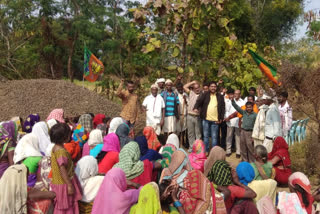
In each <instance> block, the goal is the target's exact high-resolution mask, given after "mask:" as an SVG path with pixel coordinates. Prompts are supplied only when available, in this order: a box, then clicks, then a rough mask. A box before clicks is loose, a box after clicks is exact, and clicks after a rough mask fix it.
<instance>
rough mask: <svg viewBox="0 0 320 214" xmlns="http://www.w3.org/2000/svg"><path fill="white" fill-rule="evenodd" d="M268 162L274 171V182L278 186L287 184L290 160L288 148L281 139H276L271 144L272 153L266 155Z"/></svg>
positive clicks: (289, 173)
mask: <svg viewBox="0 0 320 214" xmlns="http://www.w3.org/2000/svg"><path fill="white" fill-rule="evenodd" d="M268 160H269V162H271V163H272V165H273V168H274V169H275V171H276V176H275V180H276V181H277V182H278V183H279V184H287V183H288V179H289V176H290V175H291V173H292V172H291V160H290V155H289V147H288V144H287V142H286V140H285V139H284V138H283V137H277V138H276V139H275V140H274V142H273V148H272V151H271V152H270V153H269V154H268Z"/></svg>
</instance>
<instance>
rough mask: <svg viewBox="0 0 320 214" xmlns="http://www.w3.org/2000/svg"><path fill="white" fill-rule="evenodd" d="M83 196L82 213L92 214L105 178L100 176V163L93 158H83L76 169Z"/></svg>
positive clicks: (80, 205)
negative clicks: (95, 200)
mask: <svg viewBox="0 0 320 214" xmlns="http://www.w3.org/2000/svg"><path fill="white" fill-rule="evenodd" d="M75 172H76V175H77V177H78V179H79V181H80V184H81V187H82V191H83V195H82V199H81V201H80V202H79V208H80V213H91V210H92V204H93V201H94V199H95V197H96V196H97V194H98V191H99V189H100V186H101V184H102V181H103V179H104V176H99V175H98V162H97V160H96V159H95V158H94V157H92V156H85V157H83V158H81V159H80V160H79V161H78V163H77V167H76V169H75Z"/></svg>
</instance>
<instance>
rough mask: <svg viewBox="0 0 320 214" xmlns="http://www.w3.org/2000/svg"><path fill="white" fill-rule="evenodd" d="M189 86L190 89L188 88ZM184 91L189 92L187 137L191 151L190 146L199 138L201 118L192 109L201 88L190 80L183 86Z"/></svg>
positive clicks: (190, 149)
mask: <svg viewBox="0 0 320 214" xmlns="http://www.w3.org/2000/svg"><path fill="white" fill-rule="evenodd" d="M190 87H192V89H191V90H190ZM183 89H184V91H185V92H186V93H189V104H188V115H187V127H188V139H189V150H188V152H189V153H191V152H192V146H193V143H194V141H195V140H198V139H201V120H200V117H199V112H196V111H193V109H194V106H195V104H196V102H197V99H198V97H199V96H200V94H201V89H200V85H199V83H197V81H192V82H189V83H187V84H185V85H184V86H183Z"/></svg>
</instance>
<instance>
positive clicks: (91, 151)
mask: <svg viewBox="0 0 320 214" xmlns="http://www.w3.org/2000/svg"><path fill="white" fill-rule="evenodd" d="M102 147H103V139H102V132H101V130H100V129H94V130H92V131H91V132H90V134H89V140H88V141H87V143H86V144H84V145H83V150H82V157H84V156H86V155H91V156H93V157H97V155H98V154H99V153H100V152H101V149H102Z"/></svg>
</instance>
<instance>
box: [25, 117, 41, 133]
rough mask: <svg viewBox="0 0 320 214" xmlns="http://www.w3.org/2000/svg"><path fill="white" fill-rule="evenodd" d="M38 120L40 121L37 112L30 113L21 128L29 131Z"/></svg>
mask: <svg viewBox="0 0 320 214" xmlns="http://www.w3.org/2000/svg"><path fill="white" fill-rule="evenodd" d="M39 121H40V116H39V114H30V115H29V116H28V117H27V119H26V120H25V121H24V123H23V130H24V131H25V132H26V133H31V132H32V127H33V126H34V124H36V123H37V122H39Z"/></svg>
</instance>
